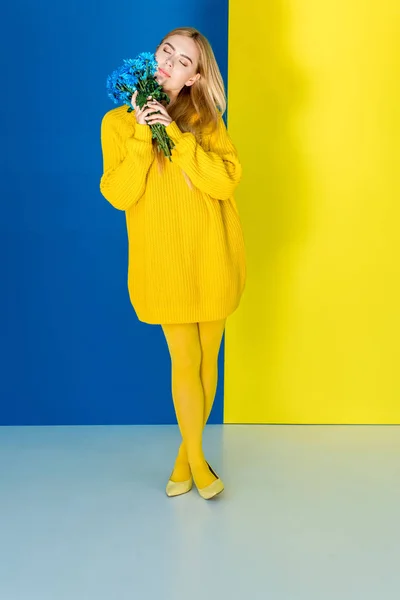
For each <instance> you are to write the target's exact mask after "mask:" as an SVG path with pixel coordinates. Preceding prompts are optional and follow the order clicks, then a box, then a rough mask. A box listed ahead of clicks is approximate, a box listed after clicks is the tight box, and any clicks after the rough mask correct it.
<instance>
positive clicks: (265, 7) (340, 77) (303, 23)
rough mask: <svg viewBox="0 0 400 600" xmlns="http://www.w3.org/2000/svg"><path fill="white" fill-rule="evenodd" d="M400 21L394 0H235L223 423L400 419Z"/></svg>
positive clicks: (231, 36) (232, 9)
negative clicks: (237, 231)
mask: <svg viewBox="0 0 400 600" xmlns="http://www.w3.org/2000/svg"><path fill="white" fill-rule="evenodd" d="M399 23H400V3H399V0H382V1H381V2H366V3H365V2H361V0H360V1H359V2H356V3H354V2H353V3H352V2H348V0H324V1H323V2H321V0H307V1H306V2H304V1H303V0H291V1H290V0H289V1H288V2H282V1H279V2H278V1H274V0H271V1H270V2H264V1H261V0H259V1H258V2H255V1H253V2H243V1H242V0H230V32H229V81H228V84H229V115H228V118H229V131H230V133H231V135H232V137H233V139H234V141H235V143H236V145H237V148H238V151H239V154H240V157H241V161H242V163H243V167H244V177H243V180H242V183H241V184H240V186H239V189H238V191H237V194H236V200H237V202H238V206H239V210H240V213H241V216H242V221H243V227H244V232H245V237H246V246H247V260H248V281H247V288H246V291H245V294H244V296H243V299H242V304H241V306H240V308H239V309H238V311H237V312H236V313H235V315H233V316H232V317H230V319H228V324H227V329H226V354H225V356H226V358H225V365H226V366H225V368H226V372H225V414H224V421H225V422H226V423H237V422H239V423H240V422H242V423H400V293H399V287H400V267H399V264H400V208H399V207H400V160H399V156H400V150H399V149H400V126H399V125H400V119H399V111H400V93H399V81H400V68H399V67H400V64H399V63H400V60H399V57H400V27H399Z"/></svg>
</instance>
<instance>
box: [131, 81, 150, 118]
mask: <svg viewBox="0 0 400 600" xmlns="http://www.w3.org/2000/svg"><path fill="white" fill-rule="evenodd" d="M137 95H138V92H137V90H136V92H135V93H134V94H133V95H132V98H131V104H132V106H133V108H134V109H135V117H136V122H137V123H138V125H148V124H150V123H148V119H149V115H151V113H153V112H154V108H153V107H150V103H149V102H147V103H146V104H145V105H144V106H143V108H140V107H139V106H138V105H137V104H136V97H137ZM150 98H151V96H149V97H148V100H149V99H150Z"/></svg>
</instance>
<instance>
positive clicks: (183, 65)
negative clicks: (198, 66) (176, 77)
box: [164, 48, 189, 67]
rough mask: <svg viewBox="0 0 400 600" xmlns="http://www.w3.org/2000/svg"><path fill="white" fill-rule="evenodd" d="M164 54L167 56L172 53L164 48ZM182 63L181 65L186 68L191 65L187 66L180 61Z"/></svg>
mask: <svg viewBox="0 0 400 600" xmlns="http://www.w3.org/2000/svg"><path fill="white" fill-rule="evenodd" d="M164 52H165V53H166V54H171V52H167V50H166V49H165V48H164ZM179 62H180V63H181V65H183V66H184V67H188V66H189V65H186V64H185V63H183V62H182V61H181V60H180V61H179Z"/></svg>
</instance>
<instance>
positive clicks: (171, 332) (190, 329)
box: [162, 323, 202, 370]
mask: <svg viewBox="0 0 400 600" xmlns="http://www.w3.org/2000/svg"><path fill="white" fill-rule="evenodd" d="M162 328H163V331H164V335H165V338H166V341H167V345H168V349H169V353H170V356H171V362H172V365H173V367H174V368H176V369H185V370H187V369H195V370H199V369H200V366H201V360H202V351H201V345H200V338H199V330H198V327H197V324H196V323H190V324H187V325H166V326H162Z"/></svg>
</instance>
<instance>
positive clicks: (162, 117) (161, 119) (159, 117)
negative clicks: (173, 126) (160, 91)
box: [146, 100, 172, 126]
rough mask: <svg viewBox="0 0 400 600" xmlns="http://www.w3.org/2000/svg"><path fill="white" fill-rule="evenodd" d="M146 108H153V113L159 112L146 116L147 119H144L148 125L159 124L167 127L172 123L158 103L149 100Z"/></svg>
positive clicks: (165, 110) (164, 109)
mask: <svg viewBox="0 0 400 600" xmlns="http://www.w3.org/2000/svg"><path fill="white" fill-rule="evenodd" d="M147 106H148V107H149V108H154V110H155V111H158V110H159V111H160V113H159V114H156V115H149V116H148V118H147V119H146V121H147V124H148V125H155V124H156V123H160V124H161V125H165V126H167V125H169V124H170V123H172V119H171V117H170V116H169V114H168V111H167V109H166V108H165V107H164V106H163V105H162V104H160V102H157V100H150V101H149V102H147Z"/></svg>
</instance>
